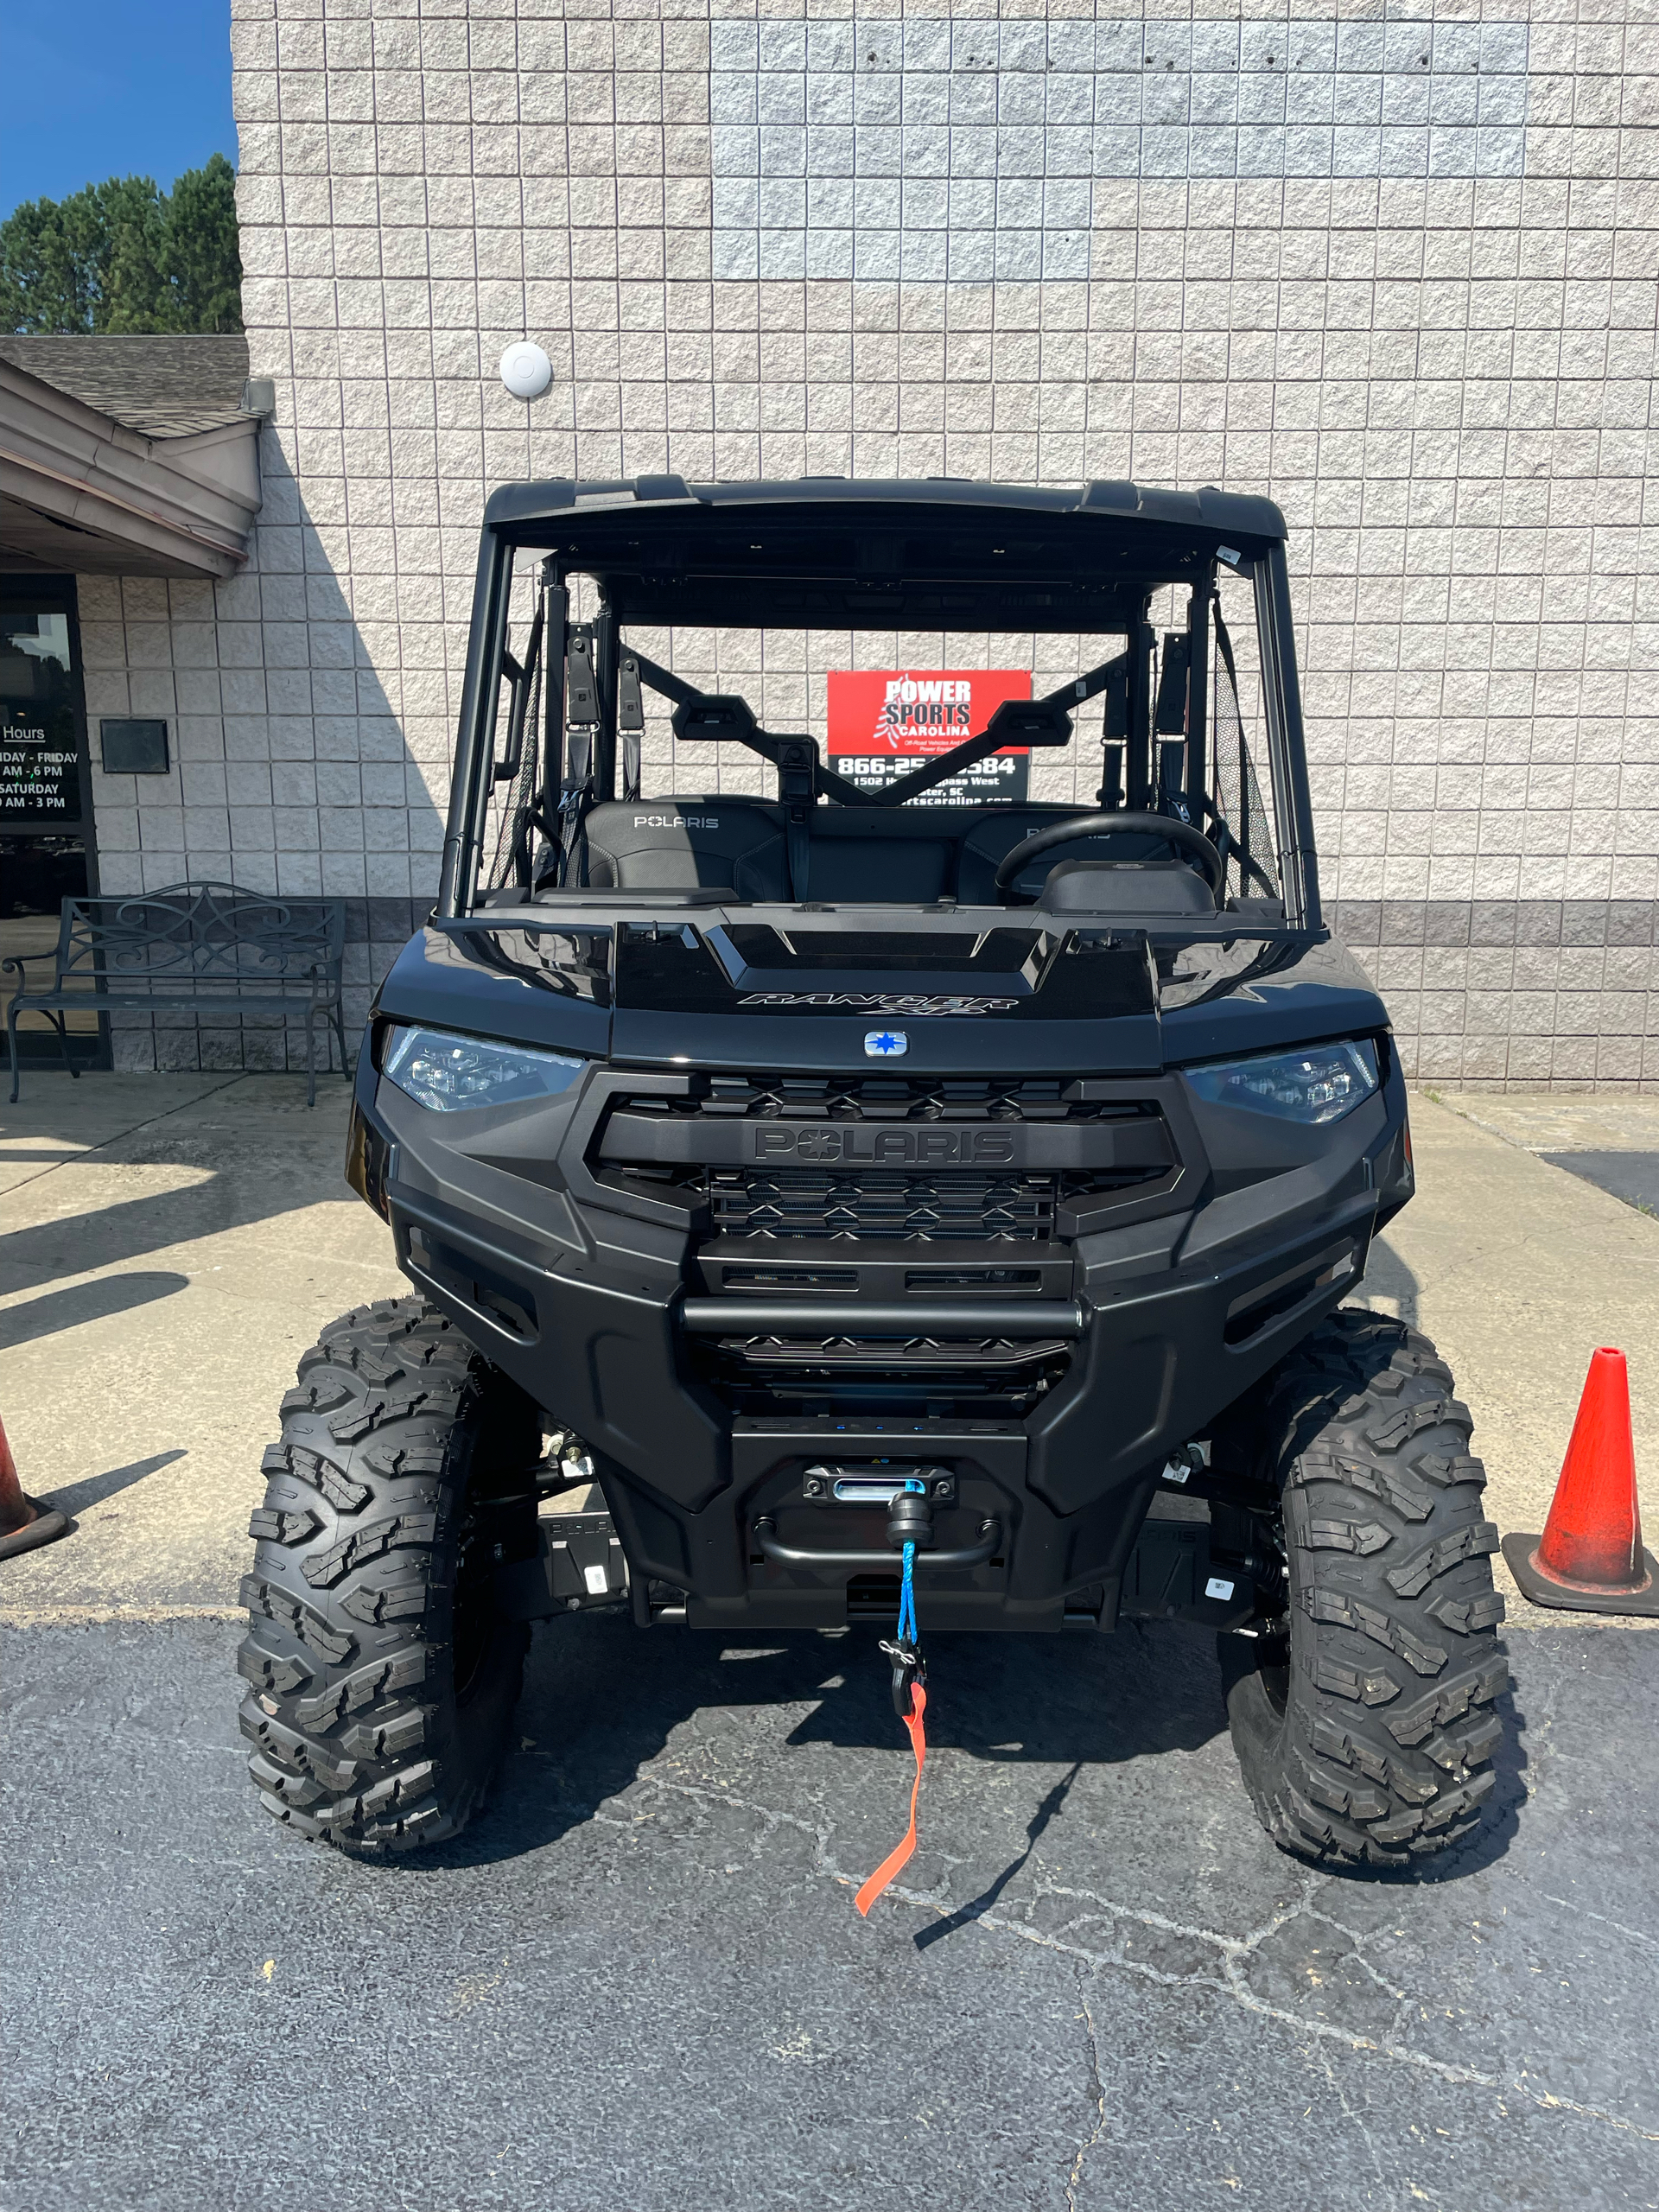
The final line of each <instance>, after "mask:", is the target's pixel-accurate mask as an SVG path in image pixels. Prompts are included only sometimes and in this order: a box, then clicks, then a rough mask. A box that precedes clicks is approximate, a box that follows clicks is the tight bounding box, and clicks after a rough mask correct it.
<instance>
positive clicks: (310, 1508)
mask: <svg viewBox="0 0 1659 2212" xmlns="http://www.w3.org/2000/svg"><path fill="white" fill-rule="evenodd" d="M540 1449H541V1424H540V1418H539V1415H538V1414H537V1410H536V1408H534V1407H533V1406H532V1405H531V1402H530V1400H529V1399H528V1398H526V1397H525V1396H524V1394H523V1393H522V1392H521V1391H520V1390H519V1389H518V1387H517V1386H516V1385H515V1384H513V1383H511V1382H509V1381H508V1380H507V1378H506V1377H505V1376H503V1375H501V1374H500V1373H499V1371H498V1370H495V1369H493V1368H492V1367H491V1366H490V1365H489V1364H488V1363H487V1362H486V1361H485V1360H484V1359H482V1358H480V1357H479V1355H478V1354H477V1353H476V1352H474V1351H473V1350H472V1348H471V1347H470V1345H468V1344H467V1343H466V1341H465V1340H464V1338H462V1337H461V1335H460V1333H459V1332H458V1331H457V1330H456V1329H455V1327H454V1324H453V1323H452V1322H451V1321H450V1320H449V1319H448V1318H447V1317H446V1316H445V1315H444V1314H442V1313H439V1312H438V1311H437V1310H436V1309H435V1308H434V1307H432V1306H429V1305H427V1304H426V1303H425V1301H424V1300H422V1299H419V1298H401V1299H396V1300H392V1299H382V1300H377V1301H376V1302H375V1304H373V1305H372V1306H359V1307H358V1308H357V1309H356V1310H355V1311H354V1312H353V1313H347V1314H346V1315H344V1316H343V1317H342V1318H341V1319H340V1320H338V1321H336V1322H334V1323H333V1324H332V1325H331V1326H330V1327H328V1328H327V1329H326V1330H325V1331H324V1332H323V1334H322V1338H321V1342H320V1343H319V1344H316V1345H315V1347H314V1348H313V1349H312V1350H311V1351H308V1352H307V1353H306V1354H305V1355H304V1357H302V1360H301V1361H300V1370H299V1382H298V1383H297V1385H296V1388H295V1389H292V1390H290V1391H289V1394H288V1395H287V1396H286V1397H285V1398H284V1399H283V1435H282V1441H281V1442H280V1443H279V1444H273V1445H272V1446H270V1450H269V1451H268V1452H266V1453H265V1458H264V1472H265V1475H266V1477H267V1482H266V1488H265V1502H264V1505H263V1506H262V1507H261V1508H260V1509H259V1510H258V1511H257V1513H256V1514H255V1515H254V1516H253V1520H252V1523H251V1528H250V1530H249V1533H250V1535H252V1536H253V1537H255V1538H256V1539H257V1552H256V1554H255V1561H256V1563H255V1567H254V1571H253V1573H251V1574H250V1575H248V1576H246V1577H245V1579H244V1580H243V1584H242V1599H243V1602H244V1604H245V1605H246V1606H247V1608H248V1611H249V1614H250V1616H251V1625H250V1628H249V1631H248V1635H247V1637H246V1639H245V1642H244V1643H243V1645H242V1648H241V1652H240V1655H239V1657H238V1669H239V1671H240V1672H241V1674H242V1675H244V1676H245V1678H246V1680H247V1681H248V1682H249V1683H251V1686H252V1687H251V1690H250V1692H249V1694H248V1695H247V1697H246V1698H245V1700H244V1701H243V1706H242V1712H241V1723H242V1732H243V1733H244V1734H245V1736H247V1737H249V1738H251V1741H252V1743H253V1745H254V1751H253V1755H252V1757H251V1759H250V1760H249V1763H248V1764H249V1769H250V1771H251V1774H252V1776H253V1779H254V1782H255V1783H256V1784H257V1788H258V1791H259V1795H260V1797H261V1799H262V1801H263V1802H264V1804H265V1805H266V1806H267V1807H268V1808H269V1809H270V1811H271V1812H272V1813H273V1814H274V1815H276V1817H277V1819H278V1820H279V1821H283V1822H285V1823H286V1824H287V1825H288V1826H289V1827H292V1828H296V1829H297V1830H298V1831H299V1833H300V1834H302V1835H306V1836H315V1837H321V1838H322V1839H323V1840H326V1841H327V1842H330V1843H333V1844H336V1845H339V1846H340V1847H341V1848H342V1849H344V1850H346V1851H350V1852H354V1853H363V1854H368V1855H379V1854H382V1853H386V1852H389V1851H406V1850H409V1849H410V1848H411V1847H414V1846H416V1845H421V1844H429V1843H438V1842H442V1840H444V1839H445V1838H446V1837H448V1836H452V1835H454V1834H457V1833H458V1832H459V1831H460V1830H461V1828H463V1827H465V1826H466V1824H467V1821H468V1820H470V1819H471V1817H472V1815H473V1814H474V1812H476V1810H477V1809H478V1808H479V1806H480V1803H481V1802H482V1801H483V1797H484V1795H485V1792H486V1789H487V1788H488V1785H489V1782H490V1777H491V1776H492V1774H493V1771H494V1769H495V1766H496V1764H497V1762H498V1761H499V1758H500V1756H501V1752H502V1750H503V1748H504V1747H505V1741H506V1734H507V1730H508V1728H509V1726H511V1723H512V1709H513V1707H514V1705H515V1704H516V1702H517V1700H518V1691H519V1687H520V1683H521V1681H522V1678H523V1673H524V1650H525V1647H526V1645H527V1644H528V1643H529V1638H530V1631H529V1630H528V1629H527V1628H526V1627H525V1626H524V1625H523V1624H521V1623H518V1622H513V1621H508V1620H504V1619H502V1618H500V1617H499V1614H498V1613H497V1612H496V1611H495V1609H494V1605H493V1582H492V1575H493V1567H494V1563H495V1555H496V1547H497V1546H498V1545H501V1544H511V1545H513V1546H514V1547H515V1548H519V1549H522V1548H524V1544H525V1540H526V1537H527V1538H528V1541H530V1542H533V1540H534V1533H535V1511H536V1507H535V1499H534V1491H533V1481H534V1478H533V1474H532V1469H533V1467H534V1465H535V1462H536V1460H537V1457H538V1456H539V1452H540ZM525 1516H528V1529H526V1527H525ZM506 1555H507V1556H509V1557H511V1556H512V1555H513V1553H512V1551H509V1552H508V1553H507V1554H506Z"/></svg>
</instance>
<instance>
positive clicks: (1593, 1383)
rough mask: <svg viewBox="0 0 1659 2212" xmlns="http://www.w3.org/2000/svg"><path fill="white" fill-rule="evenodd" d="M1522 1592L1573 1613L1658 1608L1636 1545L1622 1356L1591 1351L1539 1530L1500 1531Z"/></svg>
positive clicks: (1656, 1589)
mask: <svg viewBox="0 0 1659 2212" xmlns="http://www.w3.org/2000/svg"><path fill="white" fill-rule="evenodd" d="M1503 1556H1504V1558H1505V1559H1506V1560H1508V1561H1509V1567H1510V1573H1511V1574H1512V1575H1514V1577H1515V1579H1516V1581H1517V1582H1518V1583H1519V1584H1520V1586H1521V1592H1522V1596H1523V1597H1527V1598H1530V1599H1531V1600H1532V1602H1533V1604H1534V1605H1559V1606H1561V1607H1563V1608H1564V1609H1565V1610H1566V1611H1568V1612H1573V1613H1642V1614H1653V1615H1659V1567H1656V1566H1655V1565H1654V1559H1653V1554H1652V1553H1651V1552H1648V1551H1643V1548H1642V1518H1641V1515H1640V1514H1639V1512H1638V1511H1637V1503H1636V1447H1635V1446H1634V1444H1633V1443H1632V1441H1631V1439H1630V1377H1629V1376H1628V1375H1627V1373H1626V1371H1625V1367H1624V1353H1623V1352H1622V1351H1611V1350H1610V1349H1608V1348H1607V1347H1605V1346H1604V1347H1603V1348H1602V1350H1601V1351H1597V1352H1592V1354H1591V1356H1590V1372H1589V1374H1588V1375H1587V1376H1586V1377H1585V1383H1584V1395H1583V1397H1582V1398H1580V1401H1579V1417H1578V1419H1577V1420H1576V1421H1574V1422H1573V1435H1572V1440H1571V1441H1570V1442H1569V1443H1568V1445H1567V1458H1566V1459H1564V1460H1563V1461H1562V1463H1561V1478H1560V1481H1559V1482H1558V1483H1557V1484H1556V1485H1555V1496H1554V1500H1553V1501H1552V1503H1551V1505H1550V1509H1549V1519H1548V1522H1546V1523H1545V1527H1544V1533H1543V1535H1541V1536H1520V1535H1516V1536H1505V1537H1504V1539H1503Z"/></svg>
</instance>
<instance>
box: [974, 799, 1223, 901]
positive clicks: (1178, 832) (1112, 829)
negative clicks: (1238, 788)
mask: <svg viewBox="0 0 1659 2212" xmlns="http://www.w3.org/2000/svg"><path fill="white" fill-rule="evenodd" d="M1125 830H1129V831H1133V832H1134V833H1135V835H1136V836H1149V837H1161V838H1163V839H1164V841H1165V842H1166V843H1167V844H1171V845H1178V846H1179V847H1180V848H1181V849H1182V850H1183V851H1185V852H1188V853H1190V854H1191V855H1192V857H1193V859H1194V860H1196V861H1198V866H1199V867H1200V868H1202V869H1203V871H1204V874H1205V879H1206V880H1207V881H1208V883H1209V886H1210V888H1211V891H1212V892H1214V893H1215V895H1216V897H1217V899H1219V898H1220V897H1221V895H1222V892H1223V889H1224V886H1225V884H1226V880H1227V864H1226V862H1225V861H1224V860H1223V859H1222V857H1221V855H1220V854H1219V853H1218V852H1217V850H1216V849H1215V847H1214V846H1213V845H1212V844H1211V842H1210V840H1209V839H1208V838H1207V837H1206V836H1205V834H1204V832H1203V830H1202V829H1194V828H1193V827H1192V823H1190V822H1182V821H1180V820H1179V819H1178V818H1177V817H1175V816H1174V815H1173V814H1084V815H1080V816H1078V817H1077V818H1076V819H1075V820H1074V821H1071V822H1052V823H1050V824H1049V826H1048V828H1047V829H1037V830H1033V833H1032V835H1031V836H1029V837H1022V838H1021V839H1020V842H1019V843H1018V844H1017V845H1015V846H1013V847H1012V848H1011V849H1009V850H1008V851H1007V852H1006V853H1005V854H1004V855H1002V861H1001V866H1000V867H999V868H998V869H997V871H996V887H997V889H998V890H999V891H1006V890H1007V887H1008V886H1009V885H1010V884H1011V883H1012V882H1013V881H1014V877H1015V876H1016V875H1018V874H1019V873H1020V869H1021V868H1024V866H1025V865H1026V862H1027V861H1034V860H1035V859H1036V857H1037V855H1038V854H1039V853H1046V852H1047V851H1049V850H1050V849H1051V848H1052V847H1053V846H1055V845H1069V844H1070V843H1071V842H1072V840H1073V839H1074V838H1076V837H1115V836H1120V835H1121V834H1122V832H1124V831H1125Z"/></svg>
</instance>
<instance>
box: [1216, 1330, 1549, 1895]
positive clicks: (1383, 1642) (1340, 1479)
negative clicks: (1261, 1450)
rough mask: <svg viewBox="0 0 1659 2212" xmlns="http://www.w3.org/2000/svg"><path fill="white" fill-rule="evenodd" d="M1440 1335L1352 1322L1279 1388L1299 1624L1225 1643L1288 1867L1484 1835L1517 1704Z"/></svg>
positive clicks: (1288, 1562)
mask: <svg viewBox="0 0 1659 2212" xmlns="http://www.w3.org/2000/svg"><path fill="white" fill-rule="evenodd" d="M1268 1434H1269V1437H1270V1438H1271V1439H1273V1440H1274V1444H1275V1446H1276V1464H1277V1471H1278V1479H1279V1482H1280V1484H1281V1506H1282V1551H1283V1555H1284V1560H1285V1567H1286V1576H1287V1611H1286V1615H1285V1617H1284V1618H1282V1619H1281V1622H1280V1623H1279V1624H1278V1625H1277V1629H1276V1630H1275V1631H1274V1632H1273V1633H1269V1634H1267V1635H1264V1636H1262V1637H1254V1638H1249V1637H1239V1636H1224V1637H1222V1638H1221V1639H1220V1643H1221V1651H1222V1670H1223V1679H1224V1687H1225V1689H1226V1694H1227V1711H1228V1718H1229V1719H1230V1723H1231V1727H1232V1737H1233V1745H1234V1749H1235V1750H1236V1752H1237V1754H1238V1759H1239V1764H1240V1765H1241V1766H1242V1768H1243V1772H1244V1780H1245V1783H1246V1785H1247V1786H1248V1788H1249V1792H1250V1796H1251V1797H1252V1799H1253V1800H1254V1802H1255V1808H1256V1811H1257V1812H1258V1814H1259V1815H1261V1818H1262V1825H1263V1826H1264V1827H1266V1829H1267V1831H1268V1834H1269V1835H1271V1836H1272V1838H1273V1840H1274V1842H1275V1843H1277V1844H1279V1845H1280V1846H1281V1847H1282V1848H1283V1849H1285V1850H1286V1851H1289V1852H1294V1853H1296V1854H1297V1855H1298V1856H1300V1857H1301V1858H1304V1859H1315V1860H1321V1861H1325V1862H1329V1863H1334V1864H1338V1865H1348V1866H1405V1865H1408V1864H1409V1863H1410V1862H1411V1860H1412V1859H1413V1858H1414V1857H1416V1856H1420V1855H1421V1854H1423V1853H1428V1852H1434V1851H1440V1850H1443V1849H1444V1848H1445V1847H1446V1845H1447V1844H1450V1843H1453V1842H1456V1841H1457V1840H1459V1838H1460V1837H1462V1836H1466V1835H1468V1834H1470V1833H1471V1830H1472V1829H1474V1828H1475V1827H1478V1824H1479V1821H1480V1817H1481V1809H1482V1806H1483V1804H1484V1802H1485V1801H1486V1800H1487V1799H1488V1798H1489V1797H1490V1796H1491V1791H1492V1788H1493V1784H1494V1782H1495V1780H1496V1777H1495V1775H1494V1773H1493V1771H1492V1769H1491V1764H1490V1761H1491V1757H1492V1754H1493V1751H1495V1750H1496V1748H1497V1744H1498V1742H1499V1740H1500V1738H1501V1737H1502V1734H1503V1721H1502V1719H1500V1717H1499V1716H1498V1714H1497V1713H1494V1712H1493V1711H1492V1710H1491V1705H1492V1700H1494V1699H1495V1698H1496V1697H1497V1696H1498V1695H1499V1694H1500V1693H1501V1692H1502V1691H1503V1689H1504V1688H1506V1687H1507V1685H1508V1681H1509V1668H1508V1662H1507V1661H1506V1660H1505V1658H1504V1656H1503V1648H1502V1646H1501V1645H1500V1643H1498V1640H1497V1624H1498V1623H1499V1622H1500V1621H1501V1620H1502V1619H1503V1599H1502V1598H1500V1597H1499V1596H1498V1595H1497V1592H1495V1590H1494V1588H1493V1586H1492V1570H1491V1554H1492V1553H1493V1552H1495V1551H1496V1550H1497V1529H1496V1528H1494V1526H1493V1525H1492V1523H1491V1522H1490V1521H1487V1520H1485V1519H1484V1518H1483V1517H1482V1515H1481V1501H1480V1493H1481V1491H1482V1489H1483V1487H1484V1484H1485V1480H1486V1473H1485V1470H1484V1467H1483V1466H1482V1465H1481V1463H1480V1461H1479V1460H1478V1459H1475V1458H1473V1457H1472V1456H1471V1453H1470V1450H1469V1442H1470V1434H1471V1421H1470V1417H1469V1411H1468V1408H1466V1407H1465V1406H1463V1405H1461V1404H1459V1402H1458V1400H1457V1399H1456V1398H1455V1397H1453V1396H1452V1373H1451V1370H1450V1369H1449V1368H1448V1367H1446V1364H1445V1363H1444V1362H1443V1361H1441V1360H1440V1358H1439V1357H1437V1356H1436V1354H1435V1351H1434V1347H1433V1344H1431V1343H1430V1342H1429V1340H1428V1338H1427V1337H1423V1336H1419V1335H1418V1334H1416V1332H1414V1331H1412V1330H1410V1329H1408V1328H1406V1327H1404V1326H1403V1325H1402V1324H1401V1323H1399V1322H1397V1321H1391V1320H1387V1319H1383V1318H1381V1317H1380V1316H1376V1315H1373V1314H1370V1313H1358V1312H1353V1311H1350V1312H1346V1313H1338V1314H1336V1315H1334V1316H1333V1317H1332V1319H1331V1320H1330V1321H1328V1322H1327V1323H1325V1325H1324V1326H1323V1327H1321V1328H1320V1329H1319V1330H1318V1331H1317V1332H1315V1333H1314V1335H1313V1336H1312V1337H1310V1338H1308V1339H1307V1341H1306V1343H1305V1344H1301V1345H1300V1346H1299V1347H1298V1349H1297V1350H1296V1351H1294V1352H1293V1353H1292V1354H1291V1355H1290V1357H1288V1358H1287V1360H1286V1361H1285V1362H1284V1363H1283V1364H1282V1366H1281V1368H1280V1370H1278V1373H1277V1375H1276V1376H1274V1379H1273V1383H1272V1385H1271V1395H1270V1400H1269V1408H1268Z"/></svg>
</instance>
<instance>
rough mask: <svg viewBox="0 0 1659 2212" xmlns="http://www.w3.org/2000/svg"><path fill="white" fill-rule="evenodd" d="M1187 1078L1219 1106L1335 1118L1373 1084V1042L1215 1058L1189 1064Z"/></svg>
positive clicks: (1285, 1117)
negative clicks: (1197, 1064) (1206, 1063)
mask: <svg viewBox="0 0 1659 2212" xmlns="http://www.w3.org/2000/svg"><path fill="white" fill-rule="evenodd" d="M1186 1079H1187V1081H1188V1082H1189V1083H1190V1084H1192V1088H1193V1090H1196V1091H1197V1092H1198V1096H1199V1097H1200V1098H1207V1099H1210V1100H1211V1101H1212V1102H1213V1103H1215V1104H1216V1105H1217V1106H1243V1107H1246V1108H1248V1109H1249V1111H1250V1112H1252V1113H1255V1114H1273V1115H1275V1116H1277V1117H1278V1118H1279V1119H1280V1120H1281V1121H1283V1122H1338V1121H1340V1120H1341V1119H1342V1116H1344V1114H1346V1113H1349V1112H1351V1110H1352V1109H1353V1108H1354V1107H1356V1106H1357V1105H1358V1104H1359V1103H1360V1101H1361V1100H1362V1099H1364V1098H1369V1097H1370V1095H1371V1093H1372V1092H1373V1091H1374V1090H1376V1086H1377V1072H1376V1046H1375V1045H1373V1044H1371V1043H1370V1040H1369V1039H1363V1038H1362V1039H1359V1040H1358V1041H1357V1042H1354V1041H1348V1042H1344V1043H1343V1044H1340V1045H1313V1046H1306V1048H1304V1049H1303V1050H1302V1051H1300V1052H1274V1053H1271V1054H1268V1055H1264V1056H1263V1057H1262V1058H1260V1059H1250V1060H1217V1061H1216V1062H1214V1063H1213V1064H1212V1065H1211V1066H1209V1067H1203V1068H1188V1069H1187V1070H1186Z"/></svg>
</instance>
